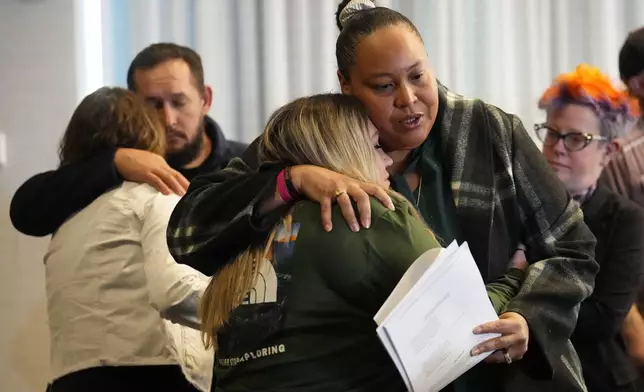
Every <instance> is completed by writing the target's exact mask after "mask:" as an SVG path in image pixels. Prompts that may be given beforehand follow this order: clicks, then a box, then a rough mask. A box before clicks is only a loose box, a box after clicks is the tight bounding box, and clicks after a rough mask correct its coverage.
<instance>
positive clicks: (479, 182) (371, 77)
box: [168, 0, 597, 391]
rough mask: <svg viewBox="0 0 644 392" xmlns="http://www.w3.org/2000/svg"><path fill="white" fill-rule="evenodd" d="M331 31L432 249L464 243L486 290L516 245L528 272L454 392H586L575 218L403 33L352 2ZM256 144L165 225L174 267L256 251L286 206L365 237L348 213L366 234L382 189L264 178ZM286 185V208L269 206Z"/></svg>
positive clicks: (583, 238) (506, 136)
mask: <svg viewBox="0 0 644 392" xmlns="http://www.w3.org/2000/svg"><path fill="white" fill-rule="evenodd" d="M337 21H338V24H339V26H340V28H341V33H340V36H339V37H338V40H337V43H336V57H337V61H338V78H339V81H340V86H341V89H342V93H343V94H346V95H351V96H354V97H356V98H358V99H359V100H360V101H361V102H362V103H363V104H364V105H365V107H366V108H367V110H368V113H369V117H370V119H371V121H372V122H373V124H374V125H375V126H376V128H377V129H378V132H379V137H380V146H382V148H383V150H384V151H385V152H386V153H387V155H389V156H390V157H391V158H392V160H393V163H392V165H391V166H390V167H389V169H388V170H389V172H390V174H391V177H390V179H391V183H392V184H391V185H392V187H393V189H395V190H396V191H398V192H399V193H400V194H402V195H404V196H405V197H406V198H407V199H408V201H409V202H411V203H412V204H413V205H414V206H415V207H416V208H417V210H418V211H419V212H420V214H421V215H422V217H423V218H424V220H425V221H426V222H427V224H428V225H429V227H430V228H431V229H432V231H433V232H435V233H436V235H437V237H438V238H441V239H443V240H444V241H445V242H450V241H451V240H453V239H455V240H457V241H459V242H463V241H467V242H468V243H469V246H470V249H471V251H472V254H473V255H474V258H475V259H476V261H477V264H478V266H479V270H480V272H481V275H482V277H483V279H484V280H485V281H486V282H490V281H491V280H493V279H495V278H497V277H499V276H501V275H503V274H504V273H505V271H506V268H507V261H508V260H509V259H510V257H511V255H512V254H513V253H514V252H515V250H516V249H517V247H518V246H519V244H521V243H522V244H525V245H526V256H527V260H528V262H529V263H530V264H531V267H530V268H529V269H528V272H527V276H526V281H525V284H524V285H523V287H522V289H521V290H520V292H519V293H518V294H517V295H516V296H514V298H513V299H512V300H511V301H510V302H509V303H508V304H507V305H506V306H505V307H504V308H503V309H501V310H500V312H499V313H500V320H499V321H496V322H493V323H490V324H487V325H484V326H482V327H481V328H480V329H477V330H476V332H477V333H481V332H499V333H501V334H503V336H502V337H500V338H497V339H493V340H491V341H488V342H486V343H484V344H482V345H481V346H480V347H477V348H476V349H475V350H474V351H473V353H474V354H476V353H479V352H485V351H497V352H496V353H494V354H493V355H492V356H491V357H490V360H489V361H490V362H497V363H499V364H498V365H481V366H477V367H476V368H474V369H473V370H472V371H471V372H469V373H468V374H467V375H466V376H465V377H462V378H461V379H459V380H457V383H456V384H460V385H461V386H462V388H465V389H461V390H468V391H469V390H473V391H474V390H491V391H498V390H507V391H517V390H521V391H527V390H530V389H529V388H530V387H531V385H532V381H533V380H534V379H546V380H548V379H552V377H553V375H554V374H555V372H556V373H558V375H559V376H561V377H560V380H561V385H560V386H559V389H558V390H560V391H566V390H571V391H582V390H584V385H583V379H582V377H581V369H580V367H579V361H578V359H577V358H576V355H575V353H574V349H573V348H572V346H571V345H570V343H569V338H570V335H571V334H572V331H573V330H574V327H575V324H576V318H577V308H578V306H579V304H580V303H581V302H582V301H583V300H584V299H585V298H587V297H588V296H589V295H590V294H591V292H592V290H593V282H594V276H595V274H596V273H597V263H596V262H595V261H594V259H593V253H594V245H595V239H594V237H593V235H592V234H591V233H590V231H589V230H588V227H587V226H586V225H585V224H584V222H583V217H582V213H581V211H580V209H579V206H578V205H577V204H576V203H575V201H574V200H573V199H572V198H571V197H570V195H569V194H568V192H567V191H566V189H565V188H564V187H563V185H562V184H561V183H560V182H559V180H558V179H557V178H556V177H555V176H554V175H553V173H552V171H551V170H550V168H549V167H548V165H547V163H546V162H545V160H543V158H542V157H541V154H540V152H539V150H538V149H537V147H536V146H535V145H534V143H533V142H532V140H531V138H530V137H529V135H528V134H527V132H526V131H525V129H524V127H523V125H522V124H521V122H520V120H519V119H518V118H516V117H515V116H513V115H509V114H507V113H504V112H503V111H501V110H500V109H498V108H496V107H494V106H491V105H488V104H486V103H484V102H482V101H480V100H473V99H466V98H463V97H461V96H459V95H456V94H454V93H452V92H451V91H449V90H448V89H447V88H446V87H445V86H442V85H441V84H440V83H438V81H437V80H436V79H435V77H434V76H433V74H432V71H431V67H430V64H429V60H428V58H427V54H426V51H425V47H424V43H423V40H422V38H421V36H420V34H419V33H418V30H417V29H416V28H415V26H414V25H413V24H412V23H411V22H410V21H409V19H407V18H406V17H404V16H403V15H401V14H400V13H398V12H396V11H393V10H391V9H388V8H383V7H375V6H374V5H373V4H372V3H371V2H369V1H366V0H362V1H356V0H353V1H350V2H343V3H342V4H341V5H340V7H339V10H338V14H337ZM258 144H259V141H256V142H255V143H253V144H252V145H251V146H250V147H249V150H248V151H247V152H246V153H245V154H244V156H242V159H240V160H235V161H233V162H232V163H231V165H230V166H229V168H227V169H225V170H223V171H222V172H220V173H215V174H212V175H208V176H203V177H200V178H197V179H196V180H195V181H193V183H192V184H191V186H190V189H189V190H188V193H187V195H186V196H185V197H184V198H183V199H182V200H181V202H180V203H179V204H178V206H177V208H176V209H175V211H174V212H173V215H172V218H171V221H170V224H169V231H168V245H169V248H170V251H171V252H172V253H173V255H174V256H175V258H176V259H177V261H179V262H182V263H186V264H189V265H192V266H194V267H195V268H197V269H199V270H201V271H202V272H204V273H206V274H214V272H216V271H217V270H219V269H220V268H221V267H222V266H223V265H226V263H228V262H229V261H230V260H232V259H234V258H235V257H236V256H237V255H238V254H239V253H240V252H241V251H243V250H244V249H245V248H244V245H245V242H246V241H248V239H252V240H262V239H265V238H266V236H267V235H268V233H269V232H270V230H269V229H270V228H271V227H272V225H273V224H274V223H275V221H276V219H279V216H280V214H279V213H274V211H279V210H280V208H279V207H278V208H277V209H276V210H275V207H276V206H279V205H280V204H284V203H285V202H286V203H288V202H290V200H291V199H292V198H293V197H297V196H302V197H306V198H308V199H311V200H314V201H317V202H319V203H320V204H321V207H322V224H323V225H324V227H325V229H326V230H334V231H335V230H337V229H338V228H339V227H338V226H339V225H335V226H333V227H332V226H331V224H332V222H333V221H335V222H337V221H338V219H337V217H336V218H335V219H334V220H332V219H331V217H332V216H331V208H330V207H331V205H332V203H334V202H335V203H337V204H338V205H339V206H340V208H341V209H342V215H343V217H344V219H345V220H346V221H347V223H348V227H350V228H351V229H352V231H354V232H356V231H360V232H361V231H363V230H360V225H359V224H358V220H357V219H356V216H355V213H354V210H353V205H352V204H353V203H352V200H354V201H355V203H356V205H357V208H358V210H359V218H360V223H361V225H362V227H365V228H367V227H370V226H371V225H372V224H373V217H372V215H373V212H372V207H373V204H372V203H370V201H369V197H368V195H370V194H371V195H375V196H376V197H377V198H378V199H380V200H381V201H382V202H383V203H384V204H385V205H388V204H389V203H390V199H389V197H388V196H387V194H386V192H385V191H384V189H383V188H382V187H378V186H376V185H373V184H371V183H365V182H362V181H358V180H355V179H352V178H349V177H347V176H345V175H342V174H341V173H336V172H333V171H330V170H328V169H325V168H320V167H315V166H310V165H289V164H287V166H289V167H290V169H289V170H286V171H285V172H284V173H287V174H289V175H287V176H284V175H283V174H279V173H283V172H281V171H280V170H281V169H283V167H275V166H261V164H262V163H263V162H262V161H261V159H258V156H259V154H258V151H257V148H258ZM260 166H261V167H260ZM257 169H259V170H257ZM284 184H288V185H289V187H288V189H290V196H288V195H287V196H286V197H280V193H279V192H278V189H279V188H280V187H283V186H285V185H284ZM389 207H391V206H389ZM340 226H342V225H340ZM241 237H244V239H243V240H242V239H241ZM524 356H525V358H524ZM522 358H523V359H522ZM479 376H484V377H483V378H481V377H479ZM457 386H458V385H457ZM470 386H471V388H470ZM450 388H451V387H450Z"/></svg>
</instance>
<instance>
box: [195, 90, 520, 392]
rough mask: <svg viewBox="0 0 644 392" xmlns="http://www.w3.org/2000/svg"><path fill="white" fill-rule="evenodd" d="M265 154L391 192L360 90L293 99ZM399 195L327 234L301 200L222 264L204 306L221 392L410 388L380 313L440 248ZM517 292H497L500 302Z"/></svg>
mask: <svg viewBox="0 0 644 392" xmlns="http://www.w3.org/2000/svg"><path fill="white" fill-rule="evenodd" d="M259 151H260V157H259V158H260V161H261V162H263V163H264V164H266V165H281V166H285V165H287V166H292V165H316V166H319V167H324V168H327V169H329V170H333V171H336V172H338V173H342V174H344V175H346V176H349V177H352V178H354V179H356V180H358V181H363V182H366V183H374V184H378V185H380V186H383V187H384V188H386V189H388V188H389V180H388V177H389V174H388V172H387V167H388V166H389V165H391V162H392V161H391V158H389V157H388V156H387V155H386V154H385V153H384V152H383V151H382V150H381V149H380V146H379V145H378V132H377V130H376V129H375V127H374V126H373V124H371V122H370V120H369V117H368V115H367V112H366V110H365V108H364V107H363V105H362V104H361V103H360V102H359V101H358V100H357V99H356V98H354V97H351V96H347V95H340V94H322V95H316V96H312V97H307V98H301V99H298V100H296V101H294V102H291V103H289V104H287V105H285V106H283V107H282V108H280V109H278V110H277V111H276V112H275V113H274V114H273V115H272V116H271V118H270V120H269V121H268V124H267V126H266V129H265V132H264V134H263V136H262V138H261V140H260V142H259ZM390 197H391V199H392V201H393V204H394V208H393V209H389V208H387V207H384V206H383V205H382V203H380V202H379V201H377V200H376V199H373V200H371V211H372V217H373V220H372V225H371V227H370V228H369V229H363V230H360V231H359V232H357V233H354V232H353V231H352V230H351V229H350V228H349V227H348V226H346V225H341V226H339V227H336V228H335V229H334V230H333V231H332V232H326V231H325V230H324V229H323V228H322V224H321V217H320V209H319V208H320V207H319V205H318V204H317V203H315V202H313V201H309V200H299V201H297V200H294V201H292V202H291V203H289V204H287V207H285V209H283V210H282V219H281V221H280V223H278V224H277V225H276V226H275V227H273V228H272V229H270V228H269V230H267V233H268V235H267V236H266V237H267V238H264V239H262V240H260V241H255V243H249V244H248V246H247V249H246V250H245V251H244V252H243V253H242V254H240V255H239V256H238V257H237V258H235V259H234V260H231V261H230V262H229V263H227V264H226V265H225V266H224V267H222V268H221V269H219V270H218V272H217V273H216V274H215V275H214V277H213V278H212V280H211V282H210V284H209V286H208V287H207V289H206V291H205V293H204V295H203V297H202V302H201V309H200V318H201V320H202V333H203V337H204V341H205V343H206V345H207V346H214V348H215V349H216V352H217V355H216V360H215V378H216V380H217V381H216V383H217V385H216V386H215V389H214V390H215V391H218V392H223V391H225V392H233V391H352V392H359V391H376V390H377V391H404V390H405V385H404V383H403V381H402V379H401V377H400V375H399V374H398V371H397V370H396V367H395V366H394V364H393V362H392V361H391V359H390V358H389V356H388V355H387V353H386V351H385V350H384V348H383V346H382V344H381V343H380V341H379V340H378V337H377V335H376V325H375V323H374V321H373V316H374V315H375V313H376V312H377V311H378V309H379V308H380V306H381V305H382V303H383V302H384V301H385V299H386V298H387V297H388V296H389V294H390V293H391V291H392V290H393V288H394V287H395V285H396V284H397V283H398V281H399V280H400V278H401V277H402V275H403V274H404V272H405V271H406V270H407V268H408V267H409V266H410V265H411V264H412V263H413V262H414V261H415V260H416V258H417V257H418V256H420V255H421V254H423V253H424V252H425V251H427V250H429V249H432V248H435V247H439V246H440V245H439V244H438V242H437V240H436V238H435V237H434V235H433V234H432V232H431V231H430V230H429V229H428V228H427V227H426V226H425V224H424V223H423V222H422V220H421V218H420V217H419V215H418V213H417V212H416V209H415V208H414V206H413V205H412V204H411V203H410V202H408V201H407V200H406V199H405V198H403V197H402V196H399V195H398V194H396V193H393V192H390ZM341 214H342V213H341V210H340V208H339V207H337V205H336V206H335V207H333V209H332V215H333V216H334V218H335V219H341V218H340V216H341ZM510 280H511V278H510ZM505 283H506V286H505V287H506V288H507V283H508V282H505ZM512 283H515V284H514V286H513V287H514V288H515V290H518V287H519V286H520V282H518V281H516V282H515V281H513V282H510V284H512ZM493 288H494V284H490V285H489V286H488V290H489V291H491V292H492V291H494V289H493ZM515 294H516V292H513V293H509V294H508V295H507V296H506V297H504V298H505V299H501V298H502V297H503V295H504V293H498V295H496V296H493V295H490V298H491V300H492V302H493V303H494V305H495V307H496V308H498V309H500V307H501V306H503V303H504V302H503V301H505V302H507V301H508V300H509V298H511V297H512V296H513V295H515Z"/></svg>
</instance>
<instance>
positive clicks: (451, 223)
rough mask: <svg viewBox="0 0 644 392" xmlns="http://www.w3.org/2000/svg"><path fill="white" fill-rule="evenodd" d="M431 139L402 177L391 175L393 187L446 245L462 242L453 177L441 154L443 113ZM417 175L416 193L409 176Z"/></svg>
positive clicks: (413, 156) (417, 151)
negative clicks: (417, 185) (446, 168)
mask: <svg viewBox="0 0 644 392" xmlns="http://www.w3.org/2000/svg"><path fill="white" fill-rule="evenodd" d="M441 112H442V111H441V110H440V109H439V114H438V118H437V119H436V122H435V124H434V127H433V128H432V130H431V131H430V133H429V136H428V137H427V139H426V140H425V141H424V142H423V143H422V144H421V145H420V146H419V147H417V148H415V149H414V150H412V152H411V154H410V156H409V159H408V163H407V166H406V167H405V169H404V171H403V172H402V173H400V174H393V175H391V180H392V181H391V183H392V187H393V188H394V189H395V190H396V191H397V192H399V193H400V194H402V195H403V196H405V197H406V198H407V199H408V200H409V201H410V202H411V203H412V204H413V205H414V206H415V207H416V209H417V210H418V212H419V213H420V215H421V216H422V217H423V219H424V220H425V222H426V223H427V225H428V226H429V227H430V228H431V229H432V230H433V231H434V233H435V234H436V236H437V237H438V238H439V240H440V242H441V243H442V244H443V245H445V246H446V245H449V244H450V243H451V242H452V241H454V240H456V241H458V242H459V243H460V242H462V238H461V234H460V229H459V224H458V217H457V216H456V206H455V205H454V199H453V197H452V190H451V189H450V186H449V183H450V181H449V175H450V173H448V172H447V170H445V166H444V165H443V157H442V150H441V135H440V129H439V128H438V126H437V125H436V124H440V119H441V117H442V116H441V114H442V113H441ZM413 172H417V173H418V174H419V175H420V184H421V185H420V186H419V187H418V188H417V189H416V190H415V191H412V190H411V188H410V187H409V184H408V183H407V180H406V179H405V174H409V173H413Z"/></svg>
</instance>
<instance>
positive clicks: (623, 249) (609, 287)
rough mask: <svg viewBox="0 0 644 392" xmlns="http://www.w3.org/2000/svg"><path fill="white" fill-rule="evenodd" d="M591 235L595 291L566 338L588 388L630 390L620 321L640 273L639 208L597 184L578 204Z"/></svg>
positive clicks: (643, 250) (643, 229)
mask: <svg viewBox="0 0 644 392" xmlns="http://www.w3.org/2000/svg"><path fill="white" fill-rule="evenodd" d="M582 210H583V212H584V220H585V222H586V224H588V227H589V228H590V230H591V231H592V232H593V234H595V237H597V248H596V251H595V257H596V259H597V262H598V263H599V266H600V270H599V273H598V274H597V277H596V280H595V291H594V292H593V294H592V295H591V296H590V297H589V298H588V299H586V300H585V301H584V302H582V304H581V308H580V309H579V318H578V320H577V327H576V328H575V332H574V333H573V335H572V342H573V344H574V345H575V348H576V349H577V352H578V354H579V357H580V359H581V363H582V367H583V370H584V377H585V378H586V385H587V386H588V390H589V391H590V392H604V391H606V392H609V391H610V392H617V391H632V390H633V385H634V381H635V380H636V379H637V377H638V375H637V372H636V370H635V369H634V368H633V367H632V365H631V363H630V360H629V355H628V352H627V351H626V346H625V343H624V339H623V337H622V334H621V332H622V325H623V322H624V317H625V316H626V314H627V313H628V311H629V309H630V307H631V305H632V304H633V301H634V300H635V297H636V294H637V290H638V287H639V283H640V279H641V276H642V272H643V271H644V268H643V267H644V265H643V264H644V209H642V208H641V207H639V206H638V205H636V204H635V203H633V202H631V201H629V200H627V199H626V198H624V197H622V196H620V195H618V194H617V193H614V192H612V191H610V190H608V189H607V188H604V187H602V186H600V187H598V188H597V189H596V190H595V192H594V193H593V195H592V196H591V197H590V199H588V200H587V201H586V202H584V204H583V205H582Z"/></svg>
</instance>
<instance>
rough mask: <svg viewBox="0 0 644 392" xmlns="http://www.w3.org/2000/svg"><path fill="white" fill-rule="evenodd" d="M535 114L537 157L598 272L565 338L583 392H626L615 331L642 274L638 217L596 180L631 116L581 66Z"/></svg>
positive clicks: (625, 365)
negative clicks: (575, 211) (571, 211)
mask: <svg viewBox="0 0 644 392" xmlns="http://www.w3.org/2000/svg"><path fill="white" fill-rule="evenodd" d="M539 107H540V108H541V109H544V110H545V111H546V114H547V121H546V123H545V124H539V125H537V126H536V127H535V130H536V133H537V135H538V137H539V139H541V141H542V142H543V155H544V157H545V158H546V159H547V160H548V163H549V164H550V166H551V167H552V169H553V170H554V171H555V173H556V174H557V176H558V177H559V179H560V180H561V181H562V182H563V183H564V185H565V186H566V188H567V189H568V191H569V192H570V193H571V194H572V196H573V197H574V198H575V199H576V200H577V201H578V203H579V204H580V205H581V209H582V211H583V213H584V220H585V222H586V224H587V225H588V227H589V228H590V229H591V231H592V232H593V234H594V235H595V237H596V238H597V247H596V250H595V257H596V260H597V262H598V263H599V264H600V271H599V273H598V275H597V277H596V279H595V290H594V292H593V294H592V295H591V296H590V297H588V298H587V299H586V300H585V301H584V302H582V304H581V307H580V310H579V318H578V320H577V326H576V328H575V330H574V332H573V335H572V337H571V340H572V342H573V344H574V346H575V348H576V350H577V353H578V354H579V357H580V359H581V363H582V368H583V372H584V378H585V379H586V386H587V387H588V391H590V392H596V391H611V392H618V391H634V390H635V389H634V388H635V386H634V381H635V380H636V379H637V373H636V372H635V370H634V369H633V368H632V367H631V365H630V363H629V358H628V353H627V350H626V348H625V343H624V339H623V337H622V324H623V322H624V318H625V316H626V314H627V313H628V311H629V309H630V307H631V305H632V304H633V302H634V300H635V295H636V292H637V289H638V286H639V282H640V277H641V275H642V271H643V269H642V263H643V262H644V210H642V209H640V207H639V206H637V205H635V204H634V203H632V202H630V201H629V200H627V199H626V198H624V197H622V196H620V195H618V194H617V193H614V192H612V191H610V190H608V188H604V187H602V186H598V185H597V181H598V179H599V176H600V175H601V172H602V170H603V168H604V166H606V164H607V163H608V162H609V160H610V158H611V154H612V153H613V152H615V151H617V149H618V148H619V143H620V137H623V136H624V135H625V134H626V133H627V131H628V130H629V128H630V126H631V125H632V124H633V123H634V121H635V118H636V115H637V111H638V110H639V109H638V107H637V104H636V103H635V102H634V101H633V100H632V99H631V98H630V97H629V96H628V94H627V93H626V92H624V91H621V90H619V89H617V88H616V87H614V86H613V84H612V83H611V82H610V80H609V78H608V77H606V76H605V75H603V74H602V73H600V71H599V70H598V69H596V68H591V67H589V66H587V65H585V64H582V65H580V66H578V67H577V69H576V70H575V71H574V72H571V73H567V74H563V75H561V76H559V77H558V78H557V79H556V80H555V81H554V83H553V84H552V85H551V86H550V87H549V88H548V89H547V90H546V91H545V93H544V94H543V96H542V97H541V99H540V101H539Z"/></svg>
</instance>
